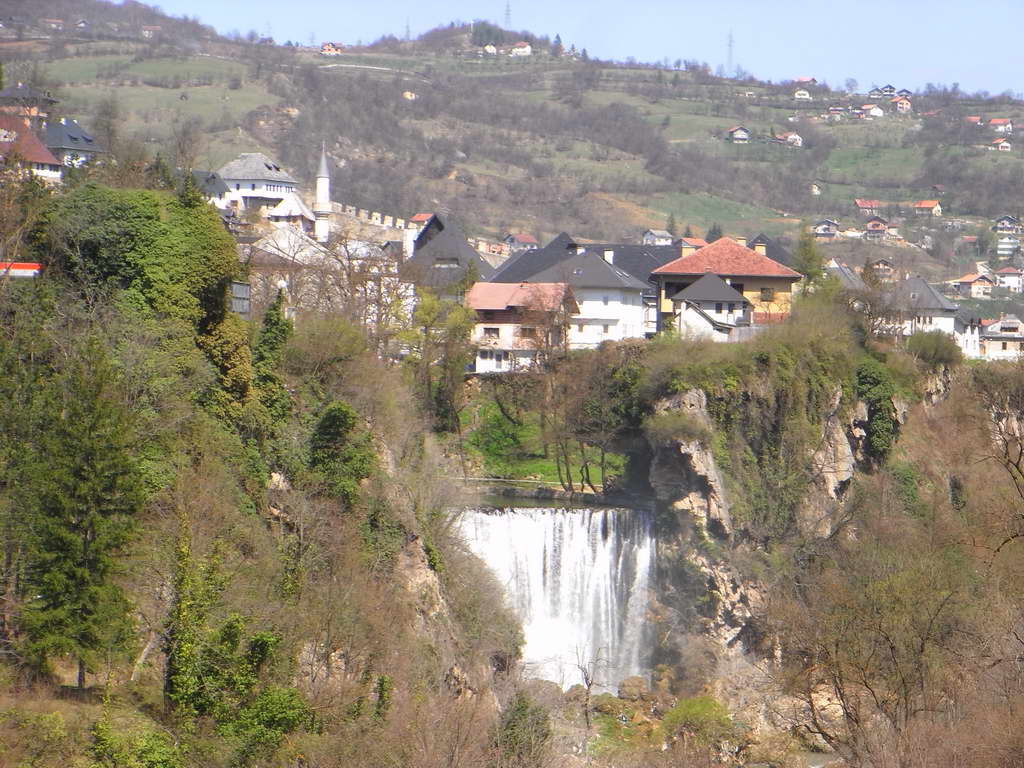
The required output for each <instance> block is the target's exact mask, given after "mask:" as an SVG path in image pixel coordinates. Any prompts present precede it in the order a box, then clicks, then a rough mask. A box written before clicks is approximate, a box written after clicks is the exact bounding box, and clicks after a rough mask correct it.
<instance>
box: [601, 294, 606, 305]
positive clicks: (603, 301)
mask: <svg viewBox="0 0 1024 768" xmlns="http://www.w3.org/2000/svg"><path fill="white" fill-rule="evenodd" d="M601 303H602V304H604V305H605V306H606V307H607V306H608V297H607V296H602V297H601Z"/></svg>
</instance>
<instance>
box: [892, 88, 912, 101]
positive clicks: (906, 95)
mask: <svg viewBox="0 0 1024 768" xmlns="http://www.w3.org/2000/svg"><path fill="white" fill-rule="evenodd" d="M896 95H897V96H903V97H904V98H907V99H909V98H910V97H911V96H913V95H914V92H913V91H911V90H908V89H907V88H900V89H899V90H898V91H896Z"/></svg>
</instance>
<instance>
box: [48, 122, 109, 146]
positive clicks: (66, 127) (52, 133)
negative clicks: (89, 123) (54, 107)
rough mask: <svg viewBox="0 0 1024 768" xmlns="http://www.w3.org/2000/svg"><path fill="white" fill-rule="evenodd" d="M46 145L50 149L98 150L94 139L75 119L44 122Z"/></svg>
mask: <svg viewBox="0 0 1024 768" xmlns="http://www.w3.org/2000/svg"><path fill="white" fill-rule="evenodd" d="M45 140H46V146H47V147H49V148H50V149H67V150H70V151H72V152H100V151H101V150H100V147H99V145H98V144H97V143H96V140H95V139H93V137H92V136H91V135H90V134H88V133H87V132H86V131H85V129H84V128H82V126H81V125H79V123H78V121H77V120H66V119H64V118H61V119H60V120H52V121H50V122H48V123H47V124H46V136H45Z"/></svg>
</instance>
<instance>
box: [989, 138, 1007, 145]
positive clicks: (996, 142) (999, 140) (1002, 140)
mask: <svg viewBox="0 0 1024 768" xmlns="http://www.w3.org/2000/svg"><path fill="white" fill-rule="evenodd" d="M992 143H993V144H1003V143H1006V144H1009V143H1010V141H1009V139H995V140H994V141H993V142H992Z"/></svg>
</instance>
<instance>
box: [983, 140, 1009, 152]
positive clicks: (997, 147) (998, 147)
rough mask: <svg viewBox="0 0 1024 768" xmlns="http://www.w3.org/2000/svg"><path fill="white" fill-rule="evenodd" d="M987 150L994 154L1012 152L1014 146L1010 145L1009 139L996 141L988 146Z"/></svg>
mask: <svg viewBox="0 0 1024 768" xmlns="http://www.w3.org/2000/svg"><path fill="white" fill-rule="evenodd" d="M985 148H986V149H989V150H991V151H993V152H1012V151H1013V144H1012V143H1010V140H1009V139H995V140H994V141H992V142H991V143H990V144H988V145H986V147H985Z"/></svg>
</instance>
